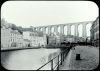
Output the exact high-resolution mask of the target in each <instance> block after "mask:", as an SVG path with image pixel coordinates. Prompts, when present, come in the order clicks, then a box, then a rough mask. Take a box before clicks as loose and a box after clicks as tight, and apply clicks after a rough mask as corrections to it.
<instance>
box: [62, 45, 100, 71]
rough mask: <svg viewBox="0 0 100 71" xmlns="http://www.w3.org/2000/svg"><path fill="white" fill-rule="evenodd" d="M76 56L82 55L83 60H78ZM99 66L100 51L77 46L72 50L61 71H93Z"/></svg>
mask: <svg viewBox="0 0 100 71" xmlns="http://www.w3.org/2000/svg"><path fill="white" fill-rule="evenodd" d="M76 54H80V57H81V59H82V60H76ZM98 65H99V49H98V48H96V47H93V46H92V47H91V46H76V47H75V49H71V51H70V52H69V54H68V56H67V57H66V58H65V61H64V62H63V65H61V66H60V70H93V69H95V68H96V67H98Z"/></svg>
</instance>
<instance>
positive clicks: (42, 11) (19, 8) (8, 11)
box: [1, 1, 99, 28]
mask: <svg viewBox="0 0 100 71" xmlns="http://www.w3.org/2000/svg"><path fill="white" fill-rule="evenodd" d="M98 12H99V8H98V6H97V5H96V3H94V2H92V1H6V2H5V3H3V5H2V7H1V18H4V19H5V20H6V21H7V22H9V23H13V24H16V25H17V26H22V27H25V28H26V27H30V26H34V27H36V26H46V25H55V24H64V23H74V22H83V21H94V20H95V19H96V18H97V17H98V15H99V14H98Z"/></svg>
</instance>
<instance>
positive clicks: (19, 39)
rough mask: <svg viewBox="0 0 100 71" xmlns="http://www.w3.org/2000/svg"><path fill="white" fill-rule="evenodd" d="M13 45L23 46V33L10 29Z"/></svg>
mask: <svg viewBox="0 0 100 71" xmlns="http://www.w3.org/2000/svg"><path fill="white" fill-rule="evenodd" d="M10 36H11V37H10V44H11V47H23V35H22V34H21V33H20V32H18V30H11V31H10Z"/></svg>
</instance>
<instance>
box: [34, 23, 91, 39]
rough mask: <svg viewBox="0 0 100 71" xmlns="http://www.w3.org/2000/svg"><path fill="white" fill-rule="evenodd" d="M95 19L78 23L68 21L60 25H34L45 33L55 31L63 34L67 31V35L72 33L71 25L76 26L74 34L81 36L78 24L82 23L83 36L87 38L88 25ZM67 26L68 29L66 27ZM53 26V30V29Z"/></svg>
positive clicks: (35, 28)
mask: <svg viewBox="0 0 100 71" xmlns="http://www.w3.org/2000/svg"><path fill="white" fill-rule="evenodd" d="M92 22H93V21H85V22H78V23H67V24H58V25H48V26H39V27H34V30H37V31H41V28H42V31H43V32H44V33H45V34H51V33H53V32H55V33H59V34H61V35H66V34H65V32H67V35H71V27H72V26H74V36H79V31H78V26H79V25H80V24H82V37H83V38H86V37H87V35H86V25H87V24H90V23H91V24H92ZM66 26H67V30H66V29H64V28H65V27H66ZM52 28H53V30H52Z"/></svg>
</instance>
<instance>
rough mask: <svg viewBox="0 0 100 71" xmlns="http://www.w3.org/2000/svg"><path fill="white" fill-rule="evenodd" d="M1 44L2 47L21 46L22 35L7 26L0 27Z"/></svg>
mask: <svg viewBox="0 0 100 71" xmlns="http://www.w3.org/2000/svg"><path fill="white" fill-rule="evenodd" d="M1 45H2V47H5V48H9V47H22V46H23V36H22V34H21V33H20V32H18V30H12V29H11V28H9V27H6V26H2V27H1Z"/></svg>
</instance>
